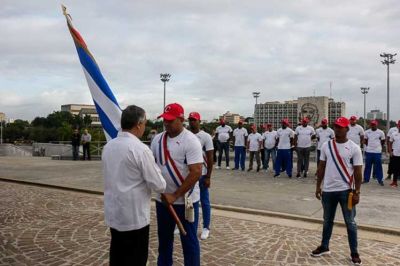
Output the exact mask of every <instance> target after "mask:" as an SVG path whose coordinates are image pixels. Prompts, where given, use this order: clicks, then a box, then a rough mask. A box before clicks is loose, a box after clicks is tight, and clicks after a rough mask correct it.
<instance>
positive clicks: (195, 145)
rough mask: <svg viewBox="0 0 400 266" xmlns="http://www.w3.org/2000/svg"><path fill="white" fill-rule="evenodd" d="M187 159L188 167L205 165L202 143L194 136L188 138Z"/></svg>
mask: <svg viewBox="0 0 400 266" xmlns="http://www.w3.org/2000/svg"><path fill="white" fill-rule="evenodd" d="M185 157H186V160H187V164H188V165H191V164H196V163H203V150H202V149H201V144H200V141H199V140H198V139H197V137H196V136H194V135H193V137H191V138H188V143H187V144H186V147H185Z"/></svg>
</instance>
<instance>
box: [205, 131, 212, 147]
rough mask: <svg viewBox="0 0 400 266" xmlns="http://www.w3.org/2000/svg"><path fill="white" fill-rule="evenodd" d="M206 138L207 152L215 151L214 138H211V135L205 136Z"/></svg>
mask: <svg viewBox="0 0 400 266" xmlns="http://www.w3.org/2000/svg"><path fill="white" fill-rule="evenodd" d="M205 137H206V143H205V144H204V146H205V148H206V151H212V150H214V145H213V141H212V138H211V136H210V134H207V133H206V134H205Z"/></svg>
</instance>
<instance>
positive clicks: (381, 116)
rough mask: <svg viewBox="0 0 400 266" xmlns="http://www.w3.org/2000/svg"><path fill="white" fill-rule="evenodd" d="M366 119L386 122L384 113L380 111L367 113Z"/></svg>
mask: <svg viewBox="0 0 400 266" xmlns="http://www.w3.org/2000/svg"><path fill="white" fill-rule="evenodd" d="M367 119H368V120H374V119H381V120H386V113H384V112H382V111H381V110H371V111H370V112H368V113H367Z"/></svg>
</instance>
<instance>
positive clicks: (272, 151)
mask: <svg viewBox="0 0 400 266" xmlns="http://www.w3.org/2000/svg"><path fill="white" fill-rule="evenodd" d="M266 127H267V130H266V131H265V132H264V133H263V134H262V138H263V142H264V153H265V156H264V160H265V162H264V166H265V167H266V169H265V171H267V170H268V168H269V158H270V157H271V158H272V167H271V168H272V169H274V165H275V161H276V134H277V133H276V131H275V130H273V129H272V125H271V124H267V125H266Z"/></svg>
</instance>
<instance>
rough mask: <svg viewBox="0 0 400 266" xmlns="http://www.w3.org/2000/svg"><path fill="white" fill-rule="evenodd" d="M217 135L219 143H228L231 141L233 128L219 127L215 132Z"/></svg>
mask: <svg viewBox="0 0 400 266" xmlns="http://www.w3.org/2000/svg"><path fill="white" fill-rule="evenodd" d="M215 132H216V133H218V140H219V142H227V141H228V139H229V133H231V132H232V128H231V127H230V126H228V125H225V126H224V127H223V126H219V127H217V129H216V130H215Z"/></svg>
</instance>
